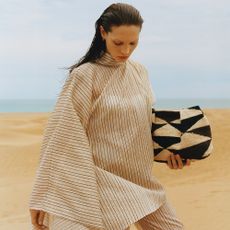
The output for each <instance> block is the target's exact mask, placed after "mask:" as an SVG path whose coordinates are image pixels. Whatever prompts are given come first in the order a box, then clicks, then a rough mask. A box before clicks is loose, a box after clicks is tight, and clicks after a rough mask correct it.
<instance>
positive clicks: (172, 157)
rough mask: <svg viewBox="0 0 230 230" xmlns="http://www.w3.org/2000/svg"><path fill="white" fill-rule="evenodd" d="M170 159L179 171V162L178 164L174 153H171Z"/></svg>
mask: <svg viewBox="0 0 230 230" xmlns="http://www.w3.org/2000/svg"><path fill="white" fill-rule="evenodd" d="M170 158H171V161H172V166H173V168H174V169H177V162H176V159H175V156H174V154H173V153H171V155H170Z"/></svg>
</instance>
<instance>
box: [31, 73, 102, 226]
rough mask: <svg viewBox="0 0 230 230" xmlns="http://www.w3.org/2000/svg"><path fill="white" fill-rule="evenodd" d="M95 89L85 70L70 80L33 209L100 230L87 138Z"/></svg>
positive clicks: (50, 128) (53, 122)
mask: <svg viewBox="0 0 230 230" xmlns="http://www.w3.org/2000/svg"><path fill="white" fill-rule="evenodd" d="M92 84H93V79H92V73H89V70H88V69H87V68H76V69H74V70H73V71H72V72H71V74H70V75H69V76H68V78H67V80H66V82H65V84H64V86H63V88H62V90H61V92H60V94H59V96H58V99H57V102H56V105H55V109H54V111H53V112H52V113H51V115H50V117H49V119H48V122H47V125H46V128H45V131H44V137H43V141H42V146H41V150H40V159H39V166H38V169H37V171H36V177H35V180H34V184H33V188H32V193H31V196H30V201H29V208H31V209H37V210H44V211H46V212H50V213H53V214H56V215H59V216H62V217H65V218H68V219H71V220H74V221H78V222H79V223H82V224H87V226H90V225H91V224H92V226H98V227H101V226H103V224H102V214H101V210H100V203H99V194H98V191H97V183H96V174H95V165H94V162H93V157H92V153H91V148H90V144H89V140H88V137H87V124H88V121H89V118H90V114H91V108H92ZM92 207H93V208H92Z"/></svg>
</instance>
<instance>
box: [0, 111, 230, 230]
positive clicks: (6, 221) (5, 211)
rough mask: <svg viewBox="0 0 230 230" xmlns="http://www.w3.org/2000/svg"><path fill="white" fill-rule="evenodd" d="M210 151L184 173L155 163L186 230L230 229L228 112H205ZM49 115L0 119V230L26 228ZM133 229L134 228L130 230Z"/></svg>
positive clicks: (15, 115)
mask: <svg viewBox="0 0 230 230" xmlns="http://www.w3.org/2000/svg"><path fill="white" fill-rule="evenodd" d="M205 113H206V114H207V117H208V118H209V121H210V123H211V125H212V131H213V138H214V151H213V153H212V155H211V156H210V157H208V158H207V159H205V160H201V161H197V162H194V163H192V165H191V166H190V167H184V169H182V170H179V169H178V170H172V169H169V168H168V167H167V166H166V165H164V164H161V163H157V162H155V163H154V164H153V173H154V174H155V175H156V177H157V178H158V179H159V181H160V182H161V183H162V184H163V185H164V186H165V189H166V192H167V196H168V199H169V201H171V203H172V204H173V206H174V208H175V209H176V212H177V214H178V216H179V218H180V219H181V220H182V221H183V223H184V224H185V227H186V229H187V230H219V229H221V230H228V229H230V219H229V216H230V195H229V194H230V166H229V162H230V154H229V149H230V144H229V143H230V109H228V110H227V109H218V110H217V109H216V110H214V109H212V110H211V109H209V110H205ZM49 115H50V114H49V113H1V114H0V127H1V129H0V157H1V158H0V159H1V161H0V197H1V205H0V229H2V230H13V229H14V230H15V229H17V230H26V229H29V222H30V215H29V210H28V199H29V195H30V192H31V188H32V182H33V179H34V176H35V170H36V167H37V165H38V159H39V149H40V145H41V141H42V134H43V131H44V127H45V125H46V122H47V119H48V117H49ZM131 229H132V230H134V229H135V227H134V226H132V228H131Z"/></svg>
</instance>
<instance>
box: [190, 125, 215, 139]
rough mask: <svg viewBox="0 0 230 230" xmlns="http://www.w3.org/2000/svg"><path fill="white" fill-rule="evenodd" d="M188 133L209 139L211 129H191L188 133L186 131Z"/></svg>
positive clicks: (208, 127)
mask: <svg viewBox="0 0 230 230" xmlns="http://www.w3.org/2000/svg"><path fill="white" fill-rule="evenodd" d="M188 133H195V134H200V135H203V136H206V137H211V136H212V135H211V128H210V126H208V125H207V126H203V127H200V128H196V129H192V130H190V131H188Z"/></svg>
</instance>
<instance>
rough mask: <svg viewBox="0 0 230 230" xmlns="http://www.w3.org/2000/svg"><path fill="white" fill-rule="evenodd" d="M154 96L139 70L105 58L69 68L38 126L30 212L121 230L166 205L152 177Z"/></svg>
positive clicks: (134, 65) (138, 66)
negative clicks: (39, 136) (39, 137)
mask: <svg viewBox="0 0 230 230" xmlns="http://www.w3.org/2000/svg"><path fill="white" fill-rule="evenodd" d="M153 103H154V96H153V91H152V88H151V86H150V81H149V78H148V74H147V71H146V69H145V67H144V66H143V65H141V64H140V63H138V62H135V61H133V60H130V59H128V60H127V61H126V62H117V61H115V60H114V59H113V58H112V56H111V55H110V54H109V53H105V54H104V56H102V57H101V58H100V59H98V60H97V62H96V63H89V62H88V63H85V64H83V65H81V66H79V67H77V68H75V69H74V70H73V71H72V72H71V74H70V75H69V76H68V78H67V79H66V81H65V84H64V86H63V88H62V90H61V92H60V94H59V96H58V99H57V102H56V106H55V109H54V111H53V112H52V113H51V115H50V117H49V119H48V123H47V126H46V128H45V132H44V137H43V142H42V146H41V150H40V160H39V167H38V169H37V171H36V177H35V181H34V185H33V189H32V193H31V197H30V201H29V207H30V208H33V209H38V210H44V211H46V212H49V213H52V214H54V215H59V216H62V217H64V218H68V219H70V220H73V221H77V222H79V223H81V224H83V225H87V226H91V227H92V228H94V229H106V230H107V229H108V230H110V229H111V230H119V229H120V230H122V229H125V228H126V227H128V226H129V225H131V224H132V223H134V222H136V221H137V220H139V219H140V218H142V217H144V216H146V215H147V214H149V213H151V212H153V211H155V210H156V209H157V208H158V207H159V206H160V205H161V204H163V203H164V202H165V199H166V196H165V190H164V188H163V187H162V185H161V184H160V183H159V181H158V180H157V179H156V178H155V177H154V175H153V174H152V166H153V160H154V155H153V141H152V137H151V124H152V123H151V122H152V121H151V116H152V105H153Z"/></svg>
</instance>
